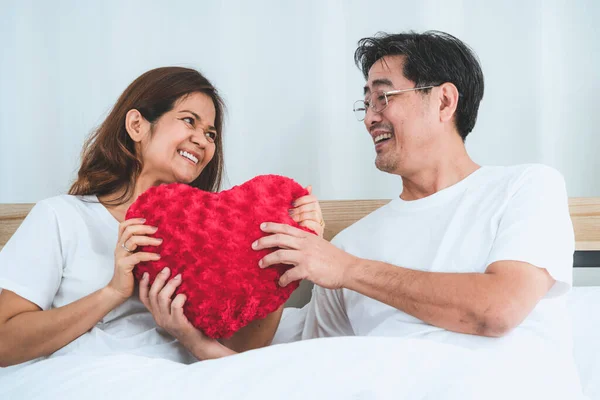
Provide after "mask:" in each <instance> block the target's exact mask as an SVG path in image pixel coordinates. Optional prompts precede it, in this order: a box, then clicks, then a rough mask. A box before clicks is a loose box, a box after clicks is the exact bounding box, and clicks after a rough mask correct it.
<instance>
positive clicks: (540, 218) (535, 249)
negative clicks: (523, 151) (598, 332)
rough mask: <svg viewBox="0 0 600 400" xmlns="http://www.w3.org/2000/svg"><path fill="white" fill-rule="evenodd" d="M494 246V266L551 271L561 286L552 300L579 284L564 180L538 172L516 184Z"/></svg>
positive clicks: (539, 169) (542, 168) (540, 168)
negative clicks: (507, 264)
mask: <svg viewBox="0 0 600 400" xmlns="http://www.w3.org/2000/svg"><path fill="white" fill-rule="evenodd" d="M513 188H514V189H513V190H511V191H510V193H509V196H510V197H509V199H508V201H507V205H506V209H505V211H504V214H503V215H502V217H501V219H500V223H499V227H498V232H497V235H496V238H495V241H494V244H493V246H492V249H491V252H490V255H489V258H488V263H487V265H490V264H492V263H494V262H496V261H502V260H512V261H521V262H526V263H529V264H532V265H534V266H536V267H538V268H544V269H546V270H547V271H548V272H549V273H550V275H551V276H552V277H553V278H554V279H555V280H556V283H555V284H554V286H553V287H552V288H551V289H550V291H549V292H548V296H550V297H552V296H558V295H561V294H564V293H566V292H568V291H569V289H570V288H571V286H572V284H573V252H574V251H575V235H574V232H573V224H572V222H571V217H570V214H569V199H568V196H567V190H566V187H565V181H564V179H563V177H562V175H561V174H560V173H559V172H558V171H556V170H554V169H552V168H550V167H546V166H541V165H540V166H533V167H530V168H529V169H528V170H526V171H525V172H524V173H523V174H522V175H521V177H520V178H519V179H518V180H517V182H515V184H514V186H513Z"/></svg>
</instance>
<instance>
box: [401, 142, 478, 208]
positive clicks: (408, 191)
mask: <svg viewBox="0 0 600 400" xmlns="http://www.w3.org/2000/svg"><path fill="white" fill-rule="evenodd" d="M463 149H464V146H463ZM478 169H479V165H477V164H476V163H475V162H474V161H473V160H471V157H469V155H468V154H467V152H466V150H464V151H457V152H454V153H453V154H452V155H450V154H448V155H447V156H445V157H444V158H441V159H438V160H436V162H435V163H432V164H431V165H429V166H427V168H424V169H422V170H420V171H418V172H416V173H414V174H411V175H409V176H402V194H401V195H400V198H401V199H402V200H406V201H410V200H418V199H422V198H424V197H427V196H431V195H432V194H434V193H436V192H439V191H440V190H442V189H445V188H447V187H450V186H452V185H454V184H456V183H458V182H460V181H462V180H463V179H465V178H466V177H467V176H469V175H471V174H472V173H473V172H475V171H476V170H478Z"/></svg>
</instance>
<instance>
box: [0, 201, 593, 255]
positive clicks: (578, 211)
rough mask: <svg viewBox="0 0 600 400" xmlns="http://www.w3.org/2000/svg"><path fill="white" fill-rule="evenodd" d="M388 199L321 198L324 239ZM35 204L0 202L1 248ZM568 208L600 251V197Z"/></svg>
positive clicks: (589, 247) (585, 240) (586, 244)
mask: <svg viewBox="0 0 600 400" xmlns="http://www.w3.org/2000/svg"><path fill="white" fill-rule="evenodd" d="M388 202H389V200H325V201H321V208H322V210H323V217H324V219H325V222H326V226H325V238H326V239H328V240H330V239H331V238H333V237H334V236H335V235H336V234H337V233H338V232H340V231H341V230H342V229H344V228H346V227H348V226H350V225H351V224H353V223H354V222H356V221H358V220H359V219H361V218H362V217H364V216H365V215H367V214H369V213H371V212H373V211H375V210H376V209H378V208H379V207H381V206H383V205H384V204H387V203H388ZM31 207H33V204H0V250H1V249H2V247H4V245H5V244H6V242H7V241H8V239H9V238H10V237H11V236H12V234H13V233H14V232H15V230H16V229H17V228H18V227H19V225H21V222H22V221H23V219H24V218H25V217H26V216H27V214H28V213H29V210H31ZM569 211H570V213H571V219H572V221H573V227H574V229H575V242H576V244H575V248H576V250H579V251H600V197H575V198H571V199H569Z"/></svg>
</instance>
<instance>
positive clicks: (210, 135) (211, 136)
mask: <svg viewBox="0 0 600 400" xmlns="http://www.w3.org/2000/svg"><path fill="white" fill-rule="evenodd" d="M206 137H207V138H208V140H211V141H213V142H214V141H215V140H216V139H217V132H206Z"/></svg>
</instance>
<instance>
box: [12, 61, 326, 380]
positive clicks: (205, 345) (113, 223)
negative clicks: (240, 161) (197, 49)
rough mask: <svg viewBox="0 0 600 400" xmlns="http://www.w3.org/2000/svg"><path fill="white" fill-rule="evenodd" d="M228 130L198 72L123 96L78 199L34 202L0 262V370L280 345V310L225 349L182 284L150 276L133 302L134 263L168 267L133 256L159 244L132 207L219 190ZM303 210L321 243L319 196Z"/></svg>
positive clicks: (299, 211) (91, 143)
mask: <svg viewBox="0 0 600 400" xmlns="http://www.w3.org/2000/svg"><path fill="white" fill-rule="evenodd" d="M222 128H223V102H222V100H221V98H220V97H219V95H218V93H217V90H216V89H215V88H214V87H213V86H212V85H211V83H210V82H209V81H208V80H207V79H206V78H204V77H203V76H202V75H201V74H200V73H198V72H197V71H195V70H192V69H187V68H179V67H167V68H158V69H154V70H151V71H148V72H146V73H145V74H143V75H142V76H140V77H139V78H137V79H136V80H135V81H134V82H133V83H132V84H131V85H130V86H129V87H128V88H127V89H126V90H125V92H124V93H123V94H122V95H121V96H120V98H119V99H118V101H117V103H116V104H115V106H114V108H113V109H112V111H111V112H110V114H109V115H108V117H107V118H106V120H105V121H104V122H103V123H102V125H101V126H100V127H99V129H98V130H97V131H96V132H95V133H94V134H93V135H92V137H91V138H90V139H89V140H88V141H87V143H86V145H85V147H84V151H83V157H82V158H83V161H82V165H81V168H80V169H79V173H78V177H77V180H76V181H75V183H74V184H73V186H72V187H71V190H70V191H69V195H63V196H58V197H54V198H51V199H47V200H44V201H42V202H39V203H38V204H36V206H35V207H34V208H33V209H32V211H31V213H30V214H29V215H28V217H27V218H26V220H25V221H24V222H23V224H22V226H21V227H20V228H19V229H18V231H17V232H16V233H15V235H14V236H13V237H12V238H11V240H10V241H9V242H8V243H7V245H6V246H5V247H4V249H3V251H2V252H1V253H0V288H3V289H4V290H2V292H1V293H0V366H2V367H7V366H11V365H17V364H20V366H22V365H23V364H22V363H25V362H27V361H32V360H36V359H38V358H40V357H44V356H50V355H52V356H57V355H63V354H115V353H121V352H122V353H129V354H138V355H144V356H149V357H156V358H166V359H170V360H173V361H178V362H183V363H191V362H193V361H195V360H196V359H200V360H203V359H210V358H218V357H223V356H226V355H229V354H233V353H235V352H237V351H244V350H248V349H253V348H257V347H262V346H266V345H268V344H269V343H270V341H271V340H272V338H273V335H274V333H275V330H276V328H277V325H278V323H279V319H280V317H281V312H282V309H279V310H277V311H276V312H274V313H272V314H271V315H269V316H268V317H267V318H265V319H263V320H261V321H254V322H253V323H251V324H249V325H248V326H247V327H245V328H243V329H242V330H240V331H239V332H237V333H236V334H235V335H234V336H233V337H232V338H231V339H229V340H225V341H223V342H222V343H221V342H218V341H216V340H213V339H210V338H208V337H206V336H204V335H203V334H202V332H201V331H199V330H197V329H195V328H194V327H193V326H192V325H191V324H190V323H189V321H188V320H187V319H186V317H185V316H184V314H183V311H182V307H183V304H184V302H185V298H184V296H183V295H178V296H177V297H176V298H175V299H173V301H171V297H172V294H173V293H174V291H175V289H176V288H177V286H179V285H180V284H181V277H180V276H179V275H178V276H175V277H171V276H170V272H169V271H168V270H166V271H164V273H163V274H160V276H159V278H157V279H156V280H155V282H154V283H153V285H152V286H151V287H149V285H148V280H147V278H146V279H142V281H141V282H140V286H139V293H140V298H141V302H140V301H139V300H138V299H137V296H133V294H134V286H135V283H134V278H133V274H132V270H133V268H134V267H135V265H136V264H137V263H139V262H141V261H149V260H157V259H159V258H160V256H159V255H158V254H156V253H150V252H135V250H136V248H137V247H138V246H157V245H159V244H160V239H159V238H152V237H149V236H148V235H150V234H153V233H155V232H156V231H157V228H156V227H152V226H148V225H144V220H141V219H132V220H127V221H125V220H124V219H125V213H126V211H127V209H128V207H129V206H130V205H131V204H132V203H133V202H134V201H135V200H136V198H137V197H138V196H139V195H140V194H141V193H143V192H144V191H145V190H147V189H148V188H150V187H151V186H154V185H158V184H162V183H173V182H180V183H186V184H189V185H191V186H194V187H196V188H199V189H202V190H207V191H218V190H219V187H220V184H221V176H222V171H223V138H222V133H223V132H222ZM299 203H300V204H303V205H302V206H300V207H297V208H296V209H295V212H294V215H295V217H294V219H295V220H296V221H297V222H299V223H300V224H301V225H303V226H307V227H309V228H311V229H313V230H315V231H317V232H318V233H320V234H321V235H322V232H323V228H322V226H321V224H320V222H321V221H322V217H321V211H320V208H319V206H318V203H317V201H316V199H315V198H314V197H313V196H310V195H309V196H305V197H303V198H302V201H301V202H299ZM158 236H160V235H158ZM142 303H143V304H142ZM148 310H149V311H150V312H148ZM4 371H5V372H6V370H4Z"/></svg>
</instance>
